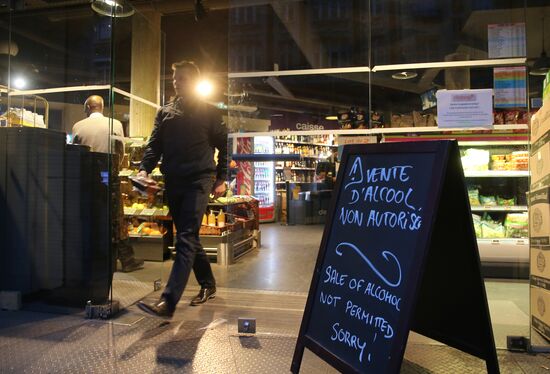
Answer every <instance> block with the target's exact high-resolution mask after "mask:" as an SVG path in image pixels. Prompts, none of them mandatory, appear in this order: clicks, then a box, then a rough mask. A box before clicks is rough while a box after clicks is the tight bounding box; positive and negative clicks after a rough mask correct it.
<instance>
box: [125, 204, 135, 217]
mask: <svg viewBox="0 0 550 374" xmlns="http://www.w3.org/2000/svg"><path fill="white" fill-rule="evenodd" d="M135 214H136V209H135V208H130V207H126V206H125V207H124V215H125V216H133V215H135Z"/></svg>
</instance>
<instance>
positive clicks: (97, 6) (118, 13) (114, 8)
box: [92, 0, 134, 18]
mask: <svg viewBox="0 0 550 374" xmlns="http://www.w3.org/2000/svg"><path fill="white" fill-rule="evenodd" d="M92 9H93V10H94V11H95V12H96V13H99V14H101V15H102V16H107V17H117V18H122V17H129V16H131V15H133V14H134V8H133V7H132V6H131V5H130V4H128V3H126V2H125V1H124V0H118V1H115V0H93V1H92Z"/></svg>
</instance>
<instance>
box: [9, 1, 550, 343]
mask: <svg viewBox="0 0 550 374" xmlns="http://www.w3.org/2000/svg"><path fill="white" fill-rule="evenodd" d="M44 3H48V4H44ZM132 3H133V4H132V5H128V6H129V8H124V9H122V10H118V12H120V14H118V16H116V17H112V15H113V14H110V15H109V14H108V15H102V14H100V13H98V12H97V10H94V9H92V8H91V7H90V6H89V2H86V4H84V2H83V3H78V2H75V5H72V6H66V7H63V8H60V7H59V5H57V6H56V4H50V2H42V1H30V2H27V3H26V4H25V5H19V6H20V8H17V9H14V10H13V11H1V12H0V21H1V25H2V28H3V30H5V31H6V33H5V36H6V38H4V39H5V40H4V42H3V43H2V45H0V48H3V49H2V50H0V52H2V53H1V54H0V84H1V85H2V87H0V99H1V100H2V101H1V102H0V108H1V110H0V112H1V113H2V114H4V113H5V115H4V116H3V117H4V118H2V120H3V122H2V123H3V124H4V125H7V124H8V122H9V121H10V118H11V117H9V115H8V112H9V108H16V109H17V108H18V109H25V110H27V111H28V112H29V113H27V116H26V117H25V114H24V113H23V114H20V116H19V121H20V122H21V124H23V125H24V126H27V127H45V128H47V129H48V130H51V131H56V132H64V133H66V134H67V142H70V141H71V129H72V126H73V125H74V123H76V122H77V121H78V120H81V119H83V118H84V116H85V114H84V112H83V103H84V101H85V100H86V98H87V97H88V96H90V95H92V94H96V95H101V96H102V97H104V99H105V101H106V108H105V111H104V115H105V116H109V117H111V118H114V119H117V120H119V121H121V122H122V124H123V126H124V130H125V136H126V144H125V156H124V158H123V160H122V162H121V164H120V170H119V171H118V172H117V174H118V175H117V177H118V178H112V179H117V180H118V183H119V184H120V191H121V202H122V204H123V206H124V218H123V225H124V226H125V227H126V228H127V230H128V234H129V236H130V239H129V240H130V243H131V244H132V246H133V248H134V251H135V255H136V257H138V258H142V259H144V260H145V266H144V268H143V269H141V270H136V271H133V272H129V273H123V272H121V271H115V272H114V275H113V278H112V279H113V280H112V283H111V282H110V280H109V279H104V281H105V282H106V284H108V285H109V289H110V292H109V296H108V299H110V300H118V301H120V305H121V307H122V308H125V307H128V306H130V305H133V304H134V303H135V302H137V301H138V300H140V299H142V298H143V297H146V296H149V295H151V294H152V293H153V292H155V291H157V290H158V289H159V287H160V285H161V284H162V283H164V281H165V280H166V279H167V277H168V275H169V271H170V266H171V257H172V247H173V238H172V235H173V229H172V225H171V221H170V219H169V212H168V210H167V206H166V202H165V200H164V197H163V195H162V193H161V192H159V193H155V194H147V193H143V191H140V190H139V188H137V187H138V186H136V185H135V183H133V181H132V176H135V174H137V171H138V167H139V163H140V161H141V157H142V155H143V151H144V148H145V146H146V141H147V137H148V136H149V134H150V131H151V129H152V124H153V120H154V115H155V112H156V110H157V109H158V108H159V106H160V105H163V104H164V103H167V102H168V101H169V100H170V99H171V97H172V96H173V90H172V87H171V70H170V66H171V64H172V63H173V62H175V61H179V60H184V59H185V60H194V61H196V62H197V63H198V65H199V66H200V67H201V69H202V70H203V74H204V75H205V76H208V78H209V79H210V81H211V83H212V84H213V87H214V91H213V94H212V95H211V96H210V97H208V98H207V99H206V100H208V101H209V102H210V103H211V104H212V105H216V106H217V107H218V108H220V110H222V111H223V113H224V120H225V122H226V123H227V125H228V127H229V129H230V135H229V139H228V148H229V149H230V150H231V152H230V154H233V155H242V154H267V155H279V156H281V155H289V156H291V155H294V156H296V157H295V158H294V159H292V157H288V158H286V159H285V158H284V157H280V158H279V159H278V160H276V159H275V158H274V159H273V160H267V161H254V160H253V159H250V158H249V159H246V157H245V158H241V159H240V160H239V159H238V157H235V159H234V160H233V161H232V162H231V164H230V165H229V171H230V173H229V179H228V181H227V183H228V186H229V191H230V193H229V194H228V195H227V196H224V197H223V198H221V199H218V200H212V201H211V203H210V204H209V208H208V211H207V212H206V213H205V217H204V221H203V223H204V224H203V227H202V229H201V238H202V241H203V246H204V247H205V249H206V251H207V253H208V254H209V256H210V257H211V260H212V266H213V269H214V273H215V276H216V279H217V282H218V286H219V287H220V288H231V289H257V290H267V291H284V292H298V293H307V291H308V290H309V286H310V282H311V276H312V273H313V268H314V265H315V260H316V258H317V253H318V250H319V245H320V242H321V239H322V237H323V230H324V227H325V224H326V222H327V219H328V218H329V207H330V199H331V197H332V191H333V189H334V185H335V183H336V176H337V173H338V167H339V159H340V157H341V152H342V149H343V146H344V145H345V144H353V143H378V142H397V141H413V140H431V139H456V140H458V142H459V146H460V151H461V156H462V164H463V168H464V173H465V182H466V184H467V187H468V192H469V197H470V205H471V207H472V215H473V218H472V220H473V223H474V228H475V230H476V236H477V239H478V240H477V243H478V247H479V253H480V258H481V265H482V269H483V274H484V275H485V286H486V289H487V293H488V302H489V307H490V310H491V316H492V320H493V329H494V332H495V340H496V342H497V346H499V347H505V346H506V336H508V335H520V336H531V338H532V339H533V341H536V342H537V344H540V345H548V342H547V341H546V340H545V339H544V338H542V337H540V336H539V335H538V333H536V332H535V331H532V332H529V326H530V323H529V316H530V299H529V288H530V287H529V263H530V251H529V248H530V247H529V231H528V230H529V228H528V213H527V212H528V202H527V195H526V193H527V192H528V190H529V169H528V164H527V158H528V155H529V127H528V122H529V116H530V114H532V113H533V112H535V111H536V110H537V109H538V108H539V107H540V105H541V102H542V81H543V79H544V77H543V76H541V75H534V74H531V73H530V72H532V71H534V70H535V67H538V65H536V64H539V62H540V59H541V58H542V57H543V55H544V53H543V52H544V51H549V50H550V44H549V43H550V7H549V6H548V5H547V4H545V1H535V0H526V1H522V2H517V1H511V0H510V1H473V0H472V1H466V2H464V1H451V0H449V1H442V2H435V1H432V2H425V1H399V0H395V1H382V0H380V1H374V0H372V1H368V2H359V1H353V2H345V1H335V2H327V1H314V2H306V1H279V2H264V1H255V2H253V3H254V4H249V3H250V2H246V1H229V2H228V1H225V2H224V1H210V2H206V3H205V4H202V3H203V2H198V4H200V5H201V7H204V8H202V10H205V12H202V10H201V7H197V5H195V6H194V5H193V4H192V2H188V3H189V4H183V2H181V3H177V2H173V1H168V0H162V1H154V2H139V1H138V2H132ZM127 9H131V11H128V14H126V13H124V12H126V10H127ZM494 27H496V29H495V28H494ZM498 27H500V29H498ZM499 33H500V34H499ZM497 34H498V35H497ZM495 35H496V36H495ZM190 36H193V37H190ZM499 38H501V39H499ZM503 39H506V41H508V42H509V41H510V40H512V42H511V43H512V45H513V47H512V48H509V49H506V48H501V47H499V45H497V44H498V42H499V41H502V40H503ZM510 75H512V78H510V77H509V76H510ZM499 79H508V81H507V82H505V83H503V84H505V85H506V84H512V85H513V90H512V91H513V92H512V93H510V92H509V91H506V92H504V91H505V90H504V89H501V94H502V96H501V99H502V102H500V103H499V104H495V106H494V125H495V126H494V128H492V129H491V130H480V129H475V130H468V129H466V130H456V129H455V130H451V131H450V130H441V129H440V128H438V127H437V107H436V105H435V102H434V95H435V92H436V91H437V90H443V89H447V90H451V89H455V90H456V89H486V88H492V89H495V90H496V89H497V88H498V87H497V84H498V81H499ZM510 82H511V83H510ZM4 87H5V88H4ZM503 87H504V88H508V86H501V88H503ZM496 100H497V98H496V97H495V103H496V102H497V101H496ZM35 114H36V115H38V116H40V118H38V116H36V115H35ZM11 121H12V122H11V123H13V121H14V119H13V118H12V119H11ZM23 122H25V123H23ZM4 125H3V126H4ZM65 157H68V156H65ZM108 170H109V174H110V175H111V174H112V173H113V169H112V168H110V167H108ZM152 178H153V179H155V180H156V181H157V182H159V185H160V186H161V187H162V174H160V171H158V170H155V171H154V172H153V174H152ZM0 187H1V186H0ZM29 188H30V187H29ZM7 189H8V187H6V190H7ZM29 191H30V189H29ZM98 199H101V200H102V202H103V203H105V204H108V199H107V198H105V197H98ZM3 204H5V206H8V204H7V202H3ZM64 204H65V205H64V206H65V207H66V209H69V208H71V207H73V206H74V205H75V204H76V203H75V201H72V200H71V199H70V197H67V198H66V200H64ZM0 207H4V205H2V206H0ZM45 209H46V208H45ZM7 210H8V211H9V209H7ZM13 215H14V216H15V213H13ZM5 219H6V220H8V219H9V217H7V216H6V217H5ZM116 219H117V218H116V215H115V214H114V212H112V211H111V212H110V214H109V219H107V220H106V221H101V220H98V221H96V222H95V223H94V224H95V225H102V226H105V227H109V224H111V223H112V222H113V221H114V220H116ZM25 223H27V221H25ZM31 223H32V222H31ZM30 225H31V224H29V226H30ZM50 228H51V226H50ZM3 234H5V235H8V233H6V232H4V231H0V235H3ZM25 235H27V236H33V232H32V230H27V231H25ZM52 248H53V247H52ZM52 251H54V250H53V249H52ZM3 256H6V257H4V258H5V259H7V258H11V257H9V256H8V255H7V254H3ZM107 257H113V249H110V251H109V255H108V256H107ZM108 262H109V261H107V262H105V261H104V262H103V263H104V264H107V263H108ZM58 265H59V266H62V265H61V262H60V263H59V264H58ZM47 266H48V269H50V268H51V269H50V270H48V272H46V273H47V275H46V276H45V277H46V278H48V277H50V275H49V274H52V273H53V271H54V270H52V269H54V267H52V266H53V265H51V264H47ZM106 266H107V265H106ZM115 266H116V267H115V269H118V270H120V266H121V264H120V262H118V263H117V264H116V265H115ZM29 271H30V270H29ZM17 272H18V271H15V272H14V273H17ZM10 274H11V273H10ZM6 278H7V276H6ZM107 278H109V277H108V276H107ZM48 280H49V279H48ZM5 282H8V281H7V280H5ZM38 284H39V286H36V287H35V286H32V287H29V294H32V295H31V296H32V297H29V299H28V300H29V303H28V305H30V308H31V309H32V308H38V309H42V308H44V303H43V301H44V300H46V304H48V305H49V307H51V308H54V309H56V310H71V308H73V309H78V307H76V306H75V303H69V304H71V305H69V307H70V308H69V309H64V308H65V307H67V306H65V305H64V306H59V305H55V304H56V303H55V302H54V301H52V300H59V298H60V296H59V295H55V292H53V294H54V295H53V296H52V292H50V291H52V290H50V289H49V288H50V286H49V284H55V285H57V284H58V283H56V282H53V283H52V282H49V281H45V282H41V283H40V282H38ZM43 284H47V286H45V287H44V286H43ZM196 285H197V284H196V282H195V280H194V277H193V276H191V280H190V286H192V287H193V286H196ZM78 287H81V286H78ZM44 288H46V291H47V292H43V291H44ZM51 288H55V287H51ZM31 290H32V291H33V292H30V291H31ZM35 291H37V292H35ZM36 294H39V295H40V296H38V297H37V296H36ZM62 295H64V294H62ZM78 301H79V302H80V301H81V300H78Z"/></svg>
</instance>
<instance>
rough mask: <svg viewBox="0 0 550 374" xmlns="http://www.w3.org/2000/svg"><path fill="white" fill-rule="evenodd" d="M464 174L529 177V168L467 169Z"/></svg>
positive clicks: (470, 175)
mask: <svg viewBox="0 0 550 374" xmlns="http://www.w3.org/2000/svg"><path fill="white" fill-rule="evenodd" d="M464 176H465V177H467V178H472V177H494V178H497V177H498V178H501V177H528V176H529V171H528V170H502V171H500V170H485V171H465V172H464Z"/></svg>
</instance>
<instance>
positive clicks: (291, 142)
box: [273, 134, 338, 147]
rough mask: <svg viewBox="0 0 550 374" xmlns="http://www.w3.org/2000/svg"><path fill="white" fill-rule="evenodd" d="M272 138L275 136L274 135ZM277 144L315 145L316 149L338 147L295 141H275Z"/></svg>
mask: <svg viewBox="0 0 550 374" xmlns="http://www.w3.org/2000/svg"><path fill="white" fill-rule="evenodd" d="M273 136H277V135H274V134H273ZM275 141H276V142H277V143H287V144H301V145H315V146H318V147H338V146H337V145H333V144H324V143H309V142H299V141H296V140H284V139H275Z"/></svg>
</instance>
